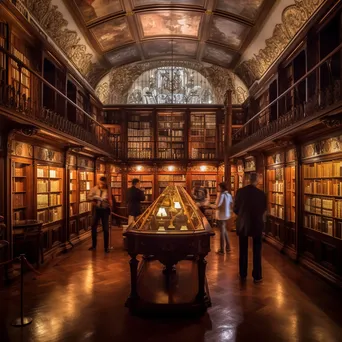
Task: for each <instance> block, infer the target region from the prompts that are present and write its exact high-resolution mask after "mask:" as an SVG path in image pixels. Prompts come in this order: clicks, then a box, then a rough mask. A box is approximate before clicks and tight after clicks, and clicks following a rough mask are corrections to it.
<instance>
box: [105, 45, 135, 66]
mask: <svg viewBox="0 0 342 342" xmlns="http://www.w3.org/2000/svg"><path fill="white" fill-rule="evenodd" d="M105 56H106V58H107V59H108V60H109V61H110V63H111V65H113V66H119V65H122V64H125V63H132V62H136V61H139V60H140V59H141V56H140V53H139V50H138V48H137V46H136V45H135V44H132V45H129V46H125V47H123V48H121V49H118V50H112V51H110V52H108V53H107V54H106V55H105Z"/></svg>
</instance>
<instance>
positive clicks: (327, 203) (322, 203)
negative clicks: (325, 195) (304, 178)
mask: <svg viewBox="0 0 342 342" xmlns="http://www.w3.org/2000/svg"><path fill="white" fill-rule="evenodd" d="M333 203H334V202H333V200H331V199H322V198H317V197H306V199H305V205H308V206H313V207H320V208H321V207H322V208H324V209H330V210H332V208H333Z"/></svg>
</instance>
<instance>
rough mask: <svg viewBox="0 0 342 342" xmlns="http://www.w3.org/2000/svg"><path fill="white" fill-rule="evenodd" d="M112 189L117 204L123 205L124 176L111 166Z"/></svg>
mask: <svg viewBox="0 0 342 342" xmlns="http://www.w3.org/2000/svg"><path fill="white" fill-rule="evenodd" d="M110 187H111V189H112V196H114V198H115V201H116V202H117V203H122V201H123V198H122V174H121V173H120V172H118V170H116V169H115V167H114V166H111V169H110Z"/></svg>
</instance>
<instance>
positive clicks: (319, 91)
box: [230, 44, 342, 156]
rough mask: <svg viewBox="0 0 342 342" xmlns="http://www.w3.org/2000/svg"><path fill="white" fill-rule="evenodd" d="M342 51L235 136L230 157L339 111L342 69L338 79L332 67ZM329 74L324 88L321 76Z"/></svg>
mask: <svg viewBox="0 0 342 342" xmlns="http://www.w3.org/2000/svg"><path fill="white" fill-rule="evenodd" d="M341 49H342V44H340V45H339V46H338V47H336V48H335V49H334V50H333V51H332V52H331V53H329V54H328V55H327V56H326V57H324V58H323V59H322V60H321V61H320V62H319V63H317V64H316V65H315V66H314V67H313V68H312V69H310V70H309V71H308V72H307V73H306V74H305V75H304V76H302V77H301V78H299V79H298V80H297V81H296V82H295V83H294V84H293V85H292V86H291V87H289V88H288V89H287V90H286V91H284V92H283V93H282V94H281V95H279V96H278V97H277V98H276V99H275V100H273V101H271V102H270V103H269V104H268V105H267V106H266V107H264V108H263V109H262V110H261V111H260V112H258V113H257V114H256V115H254V116H253V117H252V118H251V119H249V120H248V121H247V122H246V123H245V124H244V125H243V127H242V128H240V129H239V130H238V131H237V132H236V133H235V134H234V135H233V141H238V142H237V143H236V144H234V145H233V147H232V149H231V151H230V155H231V156H236V155H237V154H239V153H241V152H243V151H245V150H247V149H250V148H251V147H252V146H254V145H255V144H258V143H261V142H262V141H264V140H266V139H273V137H274V138H277V136H278V135H279V136H281V135H282V134H283V133H284V132H285V131H287V130H290V129H294V128H295V127H297V126H300V125H302V124H305V123H306V122H308V121H311V120H313V119H314V118H319V117H320V116H324V115H326V114H327V113H328V112H329V109H333V108H334V107H337V106H338V105H339V104H340V102H341V100H342V92H341V89H342V66H341V65H340V66H339V68H340V69H339V72H340V75H335V74H334V72H333V70H332V67H331V66H332V62H333V61H336V60H338V59H339V58H338V57H339V54H340V53H341ZM323 68H325V69H323ZM319 72H320V74H319ZM326 72H327V73H328V75H325V76H326V77H325V80H327V79H328V80H329V81H328V82H325V84H323V82H322V77H319V76H320V75H321V73H326ZM303 87H304V89H305V90H304V94H303ZM313 88H315V89H314V90H313Z"/></svg>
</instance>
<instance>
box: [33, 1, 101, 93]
mask: <svg viewBox="0 0 342 342" xmlns="http://www.w3.org/2000/svg"><path fill="white" fill-rule="evenodd" d="M51 2H52V0H27V8H28V10H29V12H30V13H31V14H32V16H33V17H35V19H36V20H37V21H38V22H39V24H40V25H41V26H42V28H43V29H44V30H45V32H46V33H47V34H48V36H49V37H50V38H51V39H52V40H53V41H54V42H55V43H56V44H57V46H58V47H59V48H60V49H61V50H62V51H63V52H64V53H65V54H66V55H67V56H68V58H69V59H70V61H71V62H72V63H73V64H74V66H75V67H76V68H77V69H78V71H79V72H80V73H81V74H82V75H83V76H84V77H85V78H86V79H87V81H88V82H89V83H90V84H91V85H92V86H94V85H95V83H96V81H97V80H98V78H99V76H101V74H102V73H103V72H104V69H103V68H102V67H101V66H100V65H99V64H97V63H93V62H92V58H93V55H92V54H90V53H87V49H86V46H85V45H82V44H79V42H80V37H79V36H78V34H77V32H75V31H71V30H69V29H68V28H67V26H68V22H67V20H65V19H64V17H63V14H62V13H61V12H60V11H58V7H57V6H55V5H52V3H51Z"/></svg>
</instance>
